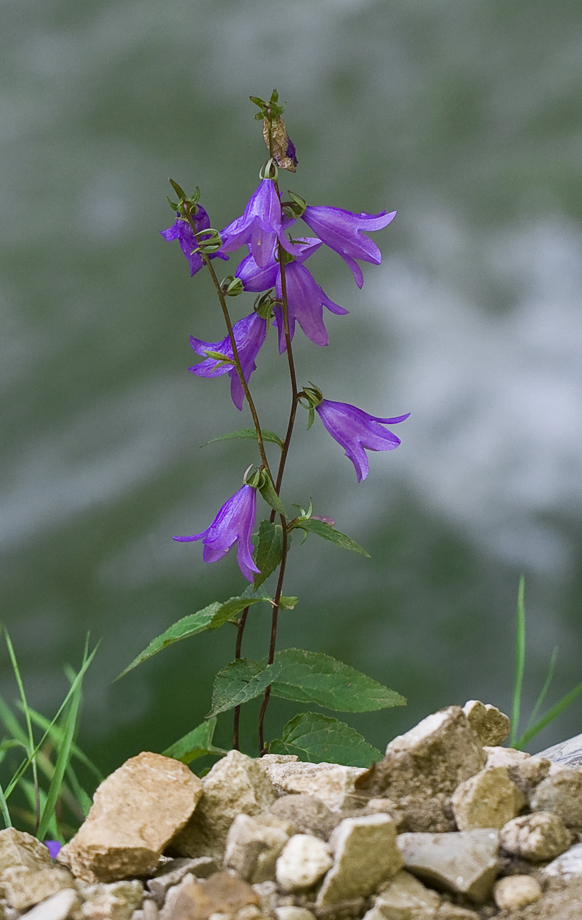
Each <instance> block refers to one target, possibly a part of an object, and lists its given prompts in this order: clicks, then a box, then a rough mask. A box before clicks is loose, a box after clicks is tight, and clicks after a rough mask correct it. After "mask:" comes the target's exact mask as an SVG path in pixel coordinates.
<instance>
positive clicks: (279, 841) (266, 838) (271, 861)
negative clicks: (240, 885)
mask: <svg viewBox="0 0 582 920" xmlns="http://www.w3.org/2000/svg"><path fill="white" fill-rule="evenodd" d="M294 833H295V828H294V826H293V824H292V823H291V822H290V821H284V820H283V819H281V818H278V817H276V816H275V815H273V814H267V815H258V816H257V817H251V816H250V815H237V817H236V818H235V819H234V821H233V823H232V824H231V826H230V830H229V832H228V837H227V838H226V852H225V854H224V868H225V869H228V870H230V871H231V872H235V873H236V875H238V877H239V878H242V879H244V880H245V881H247V882H251V884H259V883H260V882H266V881H269V880H272V879H274V878H275V864H276V862H277V859H278V858H279V856H280V855H281V851H282V850H283V847H284V846H285V844H286V843H287V841H288V840H289V838H290V837H291V835H292V834H294Z"/></svg>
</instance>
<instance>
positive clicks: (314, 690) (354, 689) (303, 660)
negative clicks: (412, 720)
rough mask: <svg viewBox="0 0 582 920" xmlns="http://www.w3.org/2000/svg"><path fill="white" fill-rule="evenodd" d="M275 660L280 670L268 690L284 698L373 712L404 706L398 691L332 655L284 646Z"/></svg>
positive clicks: (348, 710)
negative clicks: (390, 688)
mask: <svg viewBox="0 0 582 920" xmlns="http://www.w3.org/2000/svg"><path fill="white" fill-rule="evenodd" d="M275 662H276V663H278V664H280V665H281V671H280V673H279V676H278V677H277V679H276V680H274V681H273V688H272V690H271V693H272V695H273V696H278V697H280V698H281V699H284V700H295V701H296V702H298V703H317V705H318V706H325V707H326V709H334V710H335V711H336V712H373V711H375V710H377V709H390V708H391V707H392V706H405V705H406V700H405V698H404V697H403V696H400V694H399V693H396V691H394V690H389V689H388V687H384V686H383V685H382V684H380V683H379V682H378V681H377V680H374V679H373V678H371V677H368V676H367V675H366V674H362V672H361V671H356V670H355V668H351V667H350V666H349V665H347V664H343V662H341V661H337V659H336V658H332V657H331V655H324V654H322V653H321V652H308V651H305V649H300V648H287V649H283V650H282V651H280V652H276V654H275Z"/></svg>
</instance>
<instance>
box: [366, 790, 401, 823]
mask: <svg viewBox="0 0 582 920" xmlns="http://www.w3.org/2000/svg"><path fill="white" fill-rule="evenodd" d="M362 811H363V812H364V813H365V814H369V815H373V814H385V815H390V817H391V818H392V820H393V821H394V824H395V825H396V827H397V828H400V827H401V826H402V825H403V824H404V822H405V820H406V815H405V813H404V812H403V810H402V809H401V808H400V807H399V806H398V805H397V804H396V802H394V801H393V800H392V799H387V798H383V797H382V798H377V799H368V801H367V803H366V807H365V808H363V809H362Z"/></svg>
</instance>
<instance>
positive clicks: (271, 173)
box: [259, 157, 279, 182]
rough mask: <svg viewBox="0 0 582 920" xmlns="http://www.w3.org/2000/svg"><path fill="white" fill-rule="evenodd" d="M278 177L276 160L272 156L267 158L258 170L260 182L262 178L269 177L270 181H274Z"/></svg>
mask: <svg viewBox="0 0 582 920" xmlns="http://www.w3.org/2000/svg"><path fill="white" fill-rule="evenodd" d="M278 178H279V169H278V167H277V161H276V160H275V158H274V157H271V158H270V159H268V160H267V162H266V163H265V165H264V166H263V167H261V169H260V170H259V179H260V180H261V182H262V181H263V179H270V180H271V181H272V182H276V181H277V179H278Z"/></svg>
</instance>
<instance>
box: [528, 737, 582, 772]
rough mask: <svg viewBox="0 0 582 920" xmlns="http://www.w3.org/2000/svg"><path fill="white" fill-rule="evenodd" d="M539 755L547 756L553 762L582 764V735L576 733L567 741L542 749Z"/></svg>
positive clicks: (573, 764)
mask: <svg viewBox="0 0 582 920" xmlns="http://www.w3.org/2000/svg"><path fill="white" fill-rule="evenodd" d="M538 756H539V757H545V758H546V760H551V761H552V762H553V763H564V764H569V765H571V766H575V765H576V764H582V735H575V736H574V737H573V738H568V739H567V740H566V741H560V743H559V744H553V745H552V747H549V748H546V750H545V751H540V753H539V755H538Z"/></svg>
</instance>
